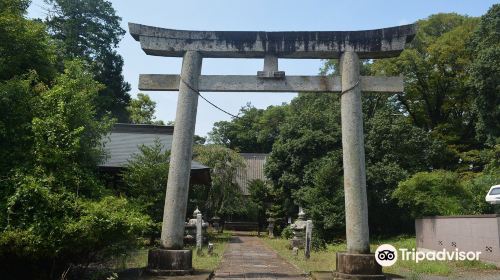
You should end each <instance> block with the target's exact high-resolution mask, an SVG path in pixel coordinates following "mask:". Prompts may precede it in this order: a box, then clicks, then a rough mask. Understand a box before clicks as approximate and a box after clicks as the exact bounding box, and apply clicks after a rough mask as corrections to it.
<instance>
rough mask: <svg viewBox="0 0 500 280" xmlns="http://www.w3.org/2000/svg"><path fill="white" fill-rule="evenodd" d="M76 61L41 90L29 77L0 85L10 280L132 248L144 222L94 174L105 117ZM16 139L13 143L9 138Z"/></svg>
mask: <svg viewBox="0 0 500 280" xmlns="http://www.w3.org/2000/svg"><path fill="white" fill-rule="evenodd" d="M92 76H93V75H92V74H91V73H89V72H88V71H87V70H85V66H84V65H83V64H82V63H80V62H71V63H67V64H66V68H65V71H64V73H61V74H59V75H58V76H57V77H56V78H55V80H54V81H53V82H52V86H51V87H47V86H45V85H44V84H42V83H39V82H38V77H37V75H36V74H35V73H31V74H29V75H25V76H21V77H17V78H14V79H11V80H9V81H6V82H2V83H1V84H0V96H1V97H2V98H0V100H1V102H0V104H1V106H2V109H5V111H2V112H5V113H2V115H1V118H0V123H1V129H0V131H1V133H0V135H1V136H0V140H1V141H2V144H5V145H7V146H6V147H8V148H6V149H5V150H3V149H2V155H3V156H5V157H3V158H1V159H0V163H1V164H0V166H1V167H2V168H1V170H0V172H1V174H0V175H1V176H2V177H1V178H2V180H0V184H1V187H2V188H1V199H0V225H1V226H2V228H3V229H4V230H3V231H2V232H1V233H0V263H1V268H0V270H2V271H3V272H4V273H6V275H10V276H9V277H13V278H16V279H51V278H52V279H54V278H60V276H61V274H62V273H63V272H64V271H65V270H67V269H69V268H71V267H74V266H85V265H87V264H89V263H90V262H100V261H103V260H104V259H106V258H108V257H109V256H110V255H113V254H117V253H122V252H125V251H127V250H128V249H129V248H130V247H133V246H135V245H136V244H137V243H136V241H137V238H138V237H139V236H140V235H142V234H143V233H144V231H145V230H148V229H149V228H150V227H151V226H150V224H151V221H150V218H149V217H148V216H146V215H144V214H142V213H141V212H140V211H139V209H137V208H136V207H135V206H132V205H130V204H129V203H128V202H127V200H125V199H121V198H114V197H110V196H106V194H107V193H108V191H107V190H106V189H105V188H104V186H103V185H102V183H101V182H100V181H99V180H98V178H97V177H96V174H95V172H94V171H95V168H96V165H97V164H98V163H99V161H100V159H102V146H101V145H102V138H103V136H104V135H105V134H106V133H107V132H108V131H109V128H110V127H111V122H110V120H109V119H108V118H102V119H97V118H96V110H95V100H96V97H97V94H98V91H99V89H100V88H101V85H100V84H99V83H97V82H95V81H94V80H93V78H92ZM16 138H17V139H16Z"/></svg>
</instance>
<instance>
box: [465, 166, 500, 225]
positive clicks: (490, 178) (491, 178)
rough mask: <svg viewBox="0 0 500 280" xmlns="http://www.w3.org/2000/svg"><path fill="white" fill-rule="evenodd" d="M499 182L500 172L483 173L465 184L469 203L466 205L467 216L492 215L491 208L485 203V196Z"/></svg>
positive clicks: (492, 210)
mask: <svg viewBox="0 0 500 280" xmlns="http://www.w3.org/2000/svg"><path fill="white" fill-rule="evenodd" d="M498 182H500V170H499V169H497V170H496V171H494V172H488V173H486V172H483V173H480V174H478V175H476V176H475V177H474V178H471V179H470V180H468V181H466V182H465V184H464V185H465V189H466V190H467V192H468V193H469V194H470V202H469V203H467V206H468V207H467V208H468V214H470V215H480V214H486V213H488V214H490V213H491V214H492V213H494V209H493V206H492V205H490V204H488V203H486V201H485V196H486V194H487V193H488V191H489V190H490V188H491V187H492V186H494V185H496V184H498Z"/></svg>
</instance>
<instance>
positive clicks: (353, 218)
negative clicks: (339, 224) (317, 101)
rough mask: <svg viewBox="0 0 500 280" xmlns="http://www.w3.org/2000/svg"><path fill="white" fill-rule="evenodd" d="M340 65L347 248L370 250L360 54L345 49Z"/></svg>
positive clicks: (352, 250)
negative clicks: (360, 84)
mask: <svg viewBox="0 0 500 280" xmlns="http://www.w3.org/2000/svg"><path fill="white" fill-rule="evenodd" d="M340 67H341V72H342V91H343V92H344V93H343V94H342V96H341V97H340V110H341V122H342V157H343V166H344V194H345V217H346V218H345V219H346V238H347V250H348V251H349V252H351V253H369V252H370V243H369V233H368V205H367V198H366V173H365V145H364V136H363V112H362V108H361V88H360V86H359V85H358V83H359V58H358V56H357V54H356V53H354V52H345V53H343V54H342V56H341V59H340Z"/></svg>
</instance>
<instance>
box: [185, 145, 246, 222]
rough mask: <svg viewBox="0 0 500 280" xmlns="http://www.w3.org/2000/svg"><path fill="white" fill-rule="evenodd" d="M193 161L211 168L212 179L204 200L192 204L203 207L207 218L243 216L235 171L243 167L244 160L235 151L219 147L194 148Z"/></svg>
mask: <svg viewBox="0 0 500 280" xmlns="http://www.w3.org/2000/svg"><path fill="white" fill-rule="evenodd" d="M194 159H195V160H196V161H199V162H200V163H202V164H204V165H206V166H208V167H210V168H211V169H210V176H211V178H212V184H211V186H210V187H209V188H208V190H207V195H206V198H205V199H202V200H200V201H196V202H194V203H196V204H197V205H198V206H200V207H202V205H203V206H204V207H203V208H205V209H204V210H206V211H205V212H206V213H205V214H206V215H209V216H211V215H214V214H217V215H222V216H228V215H233V214H244V211H245V208H244V207H242V193H241V190H240V188H239V186H238V185H237V184H236V171H237V170H238V168H242V167H244V166H245V162H244V159H243V158H242V157H241V156H240V155H239V154H238V153H236V152H235V151H233V150H230V149H228V148H225V147H222V146H219V145H205V146H195V148H194Z"/></svg>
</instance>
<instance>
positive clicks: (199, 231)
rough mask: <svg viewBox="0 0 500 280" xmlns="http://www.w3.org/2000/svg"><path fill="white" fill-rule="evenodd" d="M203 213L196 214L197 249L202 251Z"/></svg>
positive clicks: (198, 251)
mask: <svg viewBox="0 0 500 280" xmlns="http://www.w3.org/2000/svg"><path fill="white" fill-rule="evenodd" d="M202 224H203V220H202V215H201V213H198V214H196V251H197V253H198V254H199V253H201V248H202V246H203V230H202Z"/></svg>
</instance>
